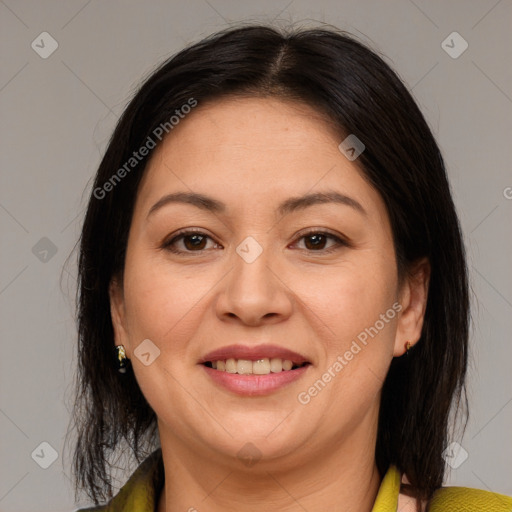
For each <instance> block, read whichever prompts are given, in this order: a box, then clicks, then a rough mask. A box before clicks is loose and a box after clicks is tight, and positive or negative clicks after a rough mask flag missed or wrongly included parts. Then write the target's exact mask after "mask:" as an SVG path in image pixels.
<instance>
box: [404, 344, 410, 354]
mask: <svg viewBox="0 0 512 512" xmlns="http://www.w3.org/2000/svg"><path fill="white" fill-rule="evenodd" d="M409 350H411V342H410V341H408V342H406V344H405V354H406V355H407V356H408V355H409Z"/></svg>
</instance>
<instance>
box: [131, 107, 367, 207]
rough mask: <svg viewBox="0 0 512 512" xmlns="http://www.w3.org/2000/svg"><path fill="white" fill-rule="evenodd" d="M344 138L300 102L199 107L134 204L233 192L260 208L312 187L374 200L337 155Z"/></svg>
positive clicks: (165, 145) (165, 146) (155, 159)
mask: <svg viewBox="0 0 512 512" xmlns="http://www.w3.org/2000/svg"><path fill="white" fill-rule="evenodd" d="M341 132H342V131H341V129H340V128H339V127H336V126H335V125H334V123H332V122H331V121H329V120H328V119H326V118H325V116H324V115H322V113H320V112H318V111H316V110H315V109H314V108H312V107H311V106H309V105H305V104H303V103H298V102H292V101H283V100H281V99H277V98H239V97H235V98H225V99H222V100H216V101H212V102H209V103H206V104H204V105H201V104H199V105H198V106H197V107H196V108H195V109H194V110H193V111H192V112H191V113H190V114H188V115H187V116H186V117H185V118H184V119H183V120H181V121H180V123H179V124H178V125H177V126H175V127H174V128H173V130H172V131H171V132H170V134H169V135H168V136H167V137H166V138H165V139H164V141H163V142H162V143H161V144H160V145H159V146H158V147H157V148H156V149H155V151H154V153H153V155H152V157H151V160H150V161H149V163H148V166H147V169H146V172H145V175H144V177H143V180H142V182H141V185H140V187H139V197H138V202H142V203H145V202H147V201H150V200H151V201H152V200H154V199H155V198H156V197H157V196H158V195H159V194H160V195H162V194H163V193H165V192H166V191H170V190H173V189H180V190H188V191H194V192H202V193H209V192H213V191H215V192H217V193H218V194H220V195H223V196H224V197H228V196H229V192H230V190H234V189H235V188H236V190H237V192H238V194H247V195H249V196H251V198H253V199H254V198H256V197H259V198H260V199H261V200H268V199H269V198H271V197H274V196H276V197H277V196H278V195H282V194H285V195H293V194H304V193H305V192H306V191H308V190H313V189H314V188H315V187H316V186H317V185H318V186H320V185H325V186H326V187H330V188H332V187H333V186H334V187H336V186H337V187H338V188H339V187H341V188H342V189H345V190H346V189H347V188H349V189H352V193H356V194H358V195H360V196H361V195H364V193H363V192H364V190H365V189H366V192H365V193H366V194H372V193H373V192H372V190H370V187H369V185H368V184H367V182H366V181H365V180H364V178H363V177H362V173H361V171H360V169H359V168H358V167H357V164H356V163H355V162H350V161H349V160H348V159H347V158H345V156H344V155H343V154H342V153H341V152H340V150H339V149H338V145H339V143H340V142H341V140H342V138H343V137H344V136H343V134H342V133H341ZM342 191H344V190H342ZM231 199H232V200H235V199H236V198H234V197H233V196H231ZM373 199H377V198H376V197H374V198H373ZM368 200H369V198H366V202H368ZM227 202H228V203H229V201H227ZM362 202H365V200H364V199H363V198H362Z"/></svg>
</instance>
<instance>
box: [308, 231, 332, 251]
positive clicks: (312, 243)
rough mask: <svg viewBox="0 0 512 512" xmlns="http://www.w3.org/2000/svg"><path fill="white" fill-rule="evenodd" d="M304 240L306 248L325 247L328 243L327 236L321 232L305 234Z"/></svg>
mask: <svg viewBox="0 0 512 512" xmlns="http://www.w3.org/2000/svg"><path fill="white" fill-rule="evenodd" d="M304 240H305V244H304V245H305V246H306V249H311V250H316V249H324V248H325V244H326V243H327V237H326V236H325V235H323V234H321V233H317V234H314V235H308V236H305V237H304Z"/></svg>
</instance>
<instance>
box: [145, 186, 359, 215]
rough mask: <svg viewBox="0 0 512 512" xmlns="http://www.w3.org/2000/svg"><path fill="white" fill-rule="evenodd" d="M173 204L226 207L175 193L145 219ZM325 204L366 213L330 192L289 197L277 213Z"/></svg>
mask: <svg viewBox="0 0 512 512" xmlns="http://www.w3.org/2000/svg"><path fill="white" fill-rule="evenodd" d="M173 203H181V204H191V205H192V206H196V207H197V208H200V209H201V210H206V211H210V212H212V213H223V212H225V211H226V205H225V204H224V203H223V202H221V201H218V200H217V199H213V198H212V197H209V196H206V195H204V194H198V193H195V192H175V193H173V194H167V195H165V196H163V197H162V198H160V199H159V200H158V201H157V202H156V203H155V204H154V205H153V206H152V207H151V209H150V210H149V212H148V215H147V217H149V216H150V215H152V214H153V213H155V212H156V211H157V210H159V209H161V208H162V207H164V206H166V205H168V204H173ZM325 203H337V204H343V205H345V206H350V207H351V208H353V209H354V210H356V211H358V212H359V213H361V214H363V215H367V212H366V210H365V209H364V208H363V206H362V205H361V203H359V202H358V201H356V200H355V199H353V198H352V197H349V196H346V195H345V194H340V193H339V192H335V191H331V190H329V191H326V192H315V193H312V194H305V195H303V196H299V197H290V198H289V199H286V200H285V201H283V202H282V203H281V204H280V205H279V206H278V208H277V212H278V213H279V214H280V215H287V214H290V213H292V212H295V211H298V210H304V209H306V208H308V207H310V206H313V205H316V204H325Z"/></svg>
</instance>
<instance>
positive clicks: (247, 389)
mask: <svg viewBox="0 0 512 512" xmlns="http://www.w3.org/2000/svg"><path fill="white" fill-rule="evenodd" d="M310 366H311V364H307V365H305V366H301V367H300V368H297V369H295V370H287V371H286V370H284V371H282V372H278V373H269V374H268V375H239V374H238V373H228V372H223V371H219V370H215V369H213V368H210V367H209V366H204V365H202V368H203V369H204V371H205V372H206V374H207V375H208V376H209V377H210V378H211V379H212V380H213V381H214V382H215V383H216V384H218V385H220V386H222V387H224V388H225V389H227V390H228V391H231V392H233V393H236V394H237V395H242V396H263V395H269V394H270V393H273V392H274V391H277V390H278V389H281V388H283V387H285V386H287V385H288V384H291V383H292V382H294V381H296V380H298V379H300V378H301V377H303V376H304V374H305V372H307V371H308V368H309V367H310Z"/></svg>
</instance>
